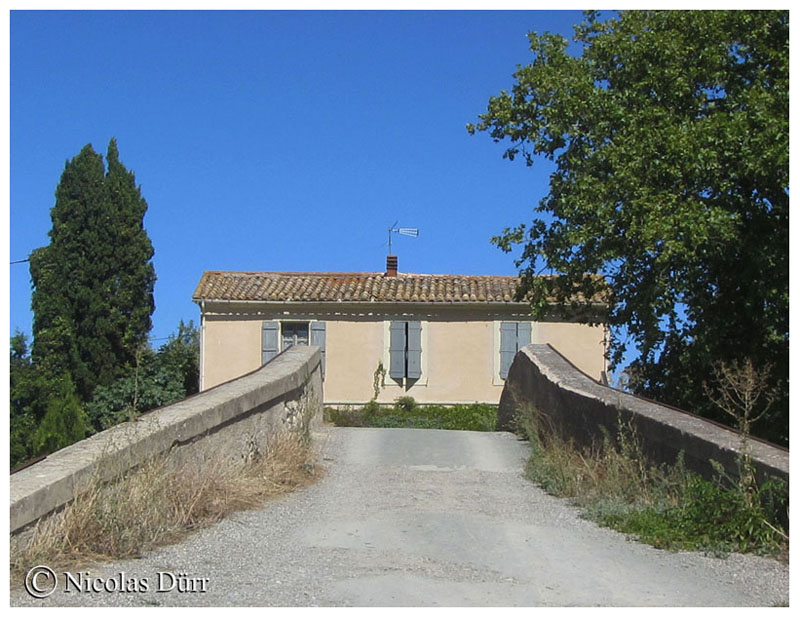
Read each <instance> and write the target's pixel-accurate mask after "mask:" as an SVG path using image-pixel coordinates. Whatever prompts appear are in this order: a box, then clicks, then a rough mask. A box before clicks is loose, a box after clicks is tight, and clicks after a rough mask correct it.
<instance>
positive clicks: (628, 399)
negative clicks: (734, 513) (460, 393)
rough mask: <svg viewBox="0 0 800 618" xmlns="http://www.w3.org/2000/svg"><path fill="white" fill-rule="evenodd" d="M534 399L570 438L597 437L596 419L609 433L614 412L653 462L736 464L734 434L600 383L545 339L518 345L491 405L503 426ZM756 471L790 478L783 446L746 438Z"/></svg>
mask: <svg viewBox="0 0 800 618" xmlns="http://www.w3.org/2000/svg"><path fill="white" fill-rule="evenodd" d="M524 406H533V407H534V408H535V409H536V410H537V411H538V412H539V413H540V414H542V415H544V417H545V419H546V420H547V421H548V422H550V423H552V424H553V426H554V427H556V428H558V429H559V430H561V431H562V432H563V433H564V434H565V435H567V436H569V437H571V438H574V439H575V440H576V442H578V443H581V444H588V443H590V442H591V441H592V440H596V439H602V436H603V434H602V430H601V427H604V428H605V429H606V430H608V431H610V432H612V433H614V432H615V431H616V429H617V427H618V426H619V423H620V420H621V421H622V422H624V423H628V422H630V423H631V424H632V426H633V428H634V429H635V430H636V434H637V435H638V437H639V439H640V441H641V444H642V447H643V449H644V450H645V452H646V454H647V455H648V456H649V457H650V458H651V459H652V460H654V461H656V462H663V463H668V464H673V463H675V460H676V458H677V456H678V453H679V452H681V451H682V452H683V454H684V461H685V464H686V466H687V467H688V468H689V469H691V470H694V471H696V472H697V473H699V474H702V475H703V476H705V477H706V478H709V477H710V476H711V475H712V474H713V468H712V466H711V464H710V460H712V459H713V460H715V461H717V462H719V463H720V464H722V465H723V466H724V467H725V468H726V470H728V471H729V472H732V473H733V472H735V471H736V467H737V455H738V452H739V450H740V444H741V441H740V438H739V434H738V433H737V432H736V431H734V430H732V429H729V428H727V427H724V426H722V425H719V424H717V423H714V422H712V421H709V420H706V419H703V418H700V417H699V416H696V415H694V414H690V413H689V412H685V411H683V410H678V409H677V408H672V407H670V406H665V405H661V404H658V403H655V402H651V401H648V400H645V399H642V398H639V397H635V396H634V395H630V394H628V393H625V392H622V391H618V390H616V389H613V388H609V387H607V386H603V385H601V384H599V383H597V382H595V381H594V380H592V379H591V378H590V377H589V376H587V375H586V374H584V373H582V372H581V371H580V370H578V369H577V368H575V367H574V366H573V365H572V364H571V363H570V362H569V361H568V360H567V359H566V358H564V357H563V356H562V355H561V354H559V353H558V352H557V351H556V350H555V349H554V348H552V347H551V346H550V345H547V344H543V345H530V346H527V347H525V348H523V349H522V350H520V351H519V352H518V353H517V355H516V357H515V358H514V362H513V364H512V366H511V369H510V370H509V375H508V379H507V380H506V384H505V387H504V389H503V394H502V396H501V398H500V406H499V410H498V426H499V428H506V429H507V428H509V427H510V424H511V421H512V419H513V418H514V415H515V413H516V411H517V410H518V409H521V408H523V407H524ZM749 445H750V451H751V454H752V457H753V462H754V465H755V467H756V471H757V473H758V474H759V475H760V476H761V477H762V478H764V477H766V476H777V477H780V478H783V479H785V480H786V481H787V482H788V480H789V451H788V450H787V449H785V448H782V447H779V446H776V445H774V444H770V443H768V442H765V441H763V440H759V439H756V438H751V439H750V441H749Z"/></svg>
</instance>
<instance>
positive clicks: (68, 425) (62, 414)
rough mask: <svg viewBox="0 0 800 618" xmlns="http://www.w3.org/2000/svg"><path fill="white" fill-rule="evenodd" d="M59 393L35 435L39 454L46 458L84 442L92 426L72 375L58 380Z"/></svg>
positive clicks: (35, 444)
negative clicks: (75, 443) (66, 447)
mask: <svg viewBox="0 0 800 618" xmlns="http://www.w3.org/2000/svg"><path fill="white" fill-rule="evenodd" d="M57 385H58V392H57V393H56V395H55V397H52V398H51V399H50V400H49V402H48V403H47V411H46V412H45V415H44V418H43V419H42V422H41V423H39V426H38V427H37V428H36V432H35V433H34V435H33V451H34V454H35V455H46V454H48V453H52V452H54V451H57V450H58V449H60V448H64V447H65V446H69V445H70V444H73V443H74V442H77V441H78V440H83V438H85V437H86V435H87V433H88V432H89V423H88V420H87V418H86V414H85V412H84V410H83V406H82V405H81V402H80V400H79V399H78V395H77V393H76V392H75V385H74V384H73V383H72V378H71V377H70V376H69V374H64V375H63V376H61V377H60V378H58V380H57Z"/></svg>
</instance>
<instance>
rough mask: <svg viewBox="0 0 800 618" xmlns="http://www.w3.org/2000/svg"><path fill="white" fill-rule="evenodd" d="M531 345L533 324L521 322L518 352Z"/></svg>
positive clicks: (518, 335)
mask: <svg viewBox="0 0 800 618" xmlns="http://www.w3.org/2000/svg"><path fill="white" fill-rule="evenodd" d="M530 344H531V323H530V322H520V323H519V324H517V350H521V349H522V348H524V347H525V346H526V345H530Z"/></svg>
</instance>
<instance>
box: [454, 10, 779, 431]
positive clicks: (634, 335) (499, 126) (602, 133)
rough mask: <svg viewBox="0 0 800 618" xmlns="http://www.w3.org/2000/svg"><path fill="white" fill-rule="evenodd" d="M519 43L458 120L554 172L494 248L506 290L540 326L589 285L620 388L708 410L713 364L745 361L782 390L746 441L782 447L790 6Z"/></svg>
mask: <svg viewBox="0 0 800 618" xmlns="http://www.w3.org/2000/svg"><path fill="white" fill-rule="evenodd" d="M529 40H530V48H531V51H532V52H533V60H532V61H531V62H530V64H528V65H527V66H521V67H519V68H518V70H517V71H516V73H515V79H516V82H515V83H514V85H513V87H512V90H511V91H510V92H507V91H503V92H501V93H500V94H499V95H498V96H495V97H492V98H491V99H490V101H489V106H488V110H487V112H486V113H485V114H482V115H480V117H479V118H480V121H479V122H477V123H476V124H474V125H469V126H468V130H469V131H470V132H475V131H486V132H488V133H489V135H490V136H491V137H492V138H494V140H495V141H502V140H510V145H509V147H508V149H507V150H506V151H505V155H504V156H505V157H506V158H509V159H512V160H513V159H514V158H515V157H516V156H521V157H523V158H524V159H525V161H526V162H527V163H528V164H529V165H530V164H533V163H534V161H535V160H536V158H537V157H544V158H547V159H550V160H552V161H553V162H554V163H555V172H554V173H553V174H552V175H551V179H550V190H549V193H548V195H547V196H546V197H544V198H543V199H542V200H541V202H540V204H539V205H538V207H537V209H536V210H537V212H538V213H539V215H538V216H537V218H536V219H535V220H534V221H533V223H532V224H531V225H529V226H525V225H521V226H518V227H516V228H514V229H506V230H505V231H504V232H503V234H502V235H501V236H498V237H497V238H495V239H494V242H496V243H497V244H498V245H499V246H500V247H501V248H503V249H505V250H510V249H511V247H512V245H514V244H515V243H520V244H522V245H523V251H522V256H521V258H520V259H519V260H518V262H517V265H518V267H519V268H520V274H521V277H522V280H523V286H522V288H521V290H520V293H521V294H529V295H530V298H531V299H532V302H533V306H534V310H535V312H536V313H538V314H541V313H542V312H543V311H544V309H545V306H546V303H545V302H544V301H545V299H546V298H548V296H555V297H556V298H559V299H561V300H562V301H563V302H565V303H567V302H569V301H568V299H570V298H573V299H574V298H575V295H574V292H575V291H576V289H580V290H581V291H583V292H585V293H587V294H589V295H591V294H592V293H594V292H598V291H601V288H602V287H603V286H605V291H606V292H607V293H609V294H610V298H611V299H613V303H612V305H611V307H610V309H609V312H608V315H607V316H606V319H607V321H608V323H609V325H610V326H611V327H612V333H613V335H614V340H613V342H612V361H614V362H615V363H619V362H621V360H622V359H623V357H624V355H625V352H626V344H627V345H629V346H630V345H632V346H633V347H634V348H635V351H636V355H635V360H634V361H633V363H632V364H631V366H630V367H629V370H628V373H629V375H630V376H631V378H632V381H631V384H632V386H633V387H634V389H635V390H636V391H638V392H640V393H642V394H645V395H648V396H651V397H654V398H657V399H660V400H662V401H665V402H668V403H671V404H674V405H677V406H680V407H684V408H687V409H689V410H692V411H695V412H698V413H701V414H704V415H706V416H710V417H716V418H722V416H721V415H720V414H721V413H719V412H718V411H716V410H715V409H714V406H713V404H711V403H710V402H709V401H708V398H707V397H706V396H705V391H704V383H710V382H712V381H713V366H714V364H715V363H716V362H721V361H727V362H732V361H736V360H741V359H745V358H747V359H750V360H751V361H752V362H754V363H755V365H756V366H757V367H759V368H760V370H761V371H764V372H768V373H769V378H770V381H771V383H772V385H773V386H774V387H775V388H776V389H777V390H778V391H779V392H780V394H781V396H780V397H779V401H778V402H776V403H774V405H773V407H772V409H771V412H770V416H769V417H768V419H769V421H770V422H762V424H761V429H760V433H761V435H764V436H765V437H767V438H769V439H772V440H775V441H779V442H787V441H788V346H789V318H788V304H789V287H788V285H789V284H788V272H789V270H788V269H789V261H788V242H789V226H788V221H789V165H788V163H789V15H788V12H774V11H630V12H622V13H619V14H615V15H614V16H612V17H611V18H603V17H601V16H600V15H599V14H597V13H594V12H590V13H587V14H586V16H585V19H584V20H583V22H582V23H581V24H580V25H578V26H576V28H575V37H574V40H575V42H576V44H577V49H578V51H577V53H576V54H572V53H569V52H568V42H567V40H565V39H564V38H563V37H561V36H559V35H554V34H549V33H546V34H536V33H531V34H529ZM543 272H546V273H552V274H554V275H555V276H553V277H548V278H540V277H536V276H535V275H537V274H541V273H543ZM587 274H600V275H604V278H603V279H600V278H597V277H594V278H592V277H587V276H586V275H587ZM754 431H755V432H756V433H759V428H758V427H754Z"/></svg>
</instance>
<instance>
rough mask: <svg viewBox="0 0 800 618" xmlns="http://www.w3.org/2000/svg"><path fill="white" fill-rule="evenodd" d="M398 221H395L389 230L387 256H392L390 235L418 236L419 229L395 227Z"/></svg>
mask: <svg viewBox="0 0 800 618" xmlns="http://www.w3.org/2000/svg"><path fill="white" fill-rule="evenodd" d="M398 223H399V221H395V222H394V225H392V227H390V228H389V255H392V234H393V233H394V234H401V235H403V236H413V237H414V238H416V237H417V236H419V228H416V227H397V224H398Z"/></svg>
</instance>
